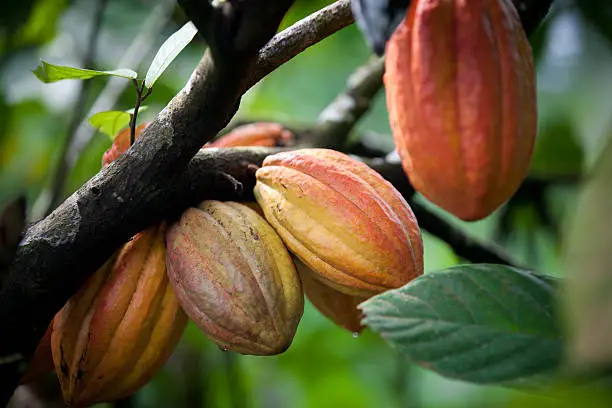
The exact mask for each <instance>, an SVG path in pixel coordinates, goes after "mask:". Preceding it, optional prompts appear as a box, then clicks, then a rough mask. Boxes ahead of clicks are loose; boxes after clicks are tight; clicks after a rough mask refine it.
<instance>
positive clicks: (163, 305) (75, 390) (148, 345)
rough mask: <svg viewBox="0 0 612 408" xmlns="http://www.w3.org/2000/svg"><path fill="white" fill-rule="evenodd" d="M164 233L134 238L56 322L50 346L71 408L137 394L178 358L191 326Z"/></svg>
mask: <svg viewBox="0 0 612 408" xmlns="http://www.w3.org/2000/svg"><path fill="white" fill-rule="evenodd" d="M165 230H166V228H165V224H164V223H162V224H161V225H158V226H155V227H152V228H149V229H147V230H145V231H143V232H140V233H138V234H137V235H135V236H134V237H133V239H132V240H131V241H130V242H128V243H126V244H125V245H124V246H123V247H122V248H121V249H120V250H119V251H118V252H117V253H116V254H115V256H113V257H112V258H111V259H110V260H108V261H107V262H106V264H105V265H104V266H102V267H101V268H100V269H99V270H98V271H96V273H95V274H94V275H93V276H92V277H91V278H90V279H89V280H88V281H87V283H86V284H85V285H84V286H83V287H82V288H81V289H80V290H79V291H78V292H77V293H76V294H75V295H74V296H73V297H72V298H71V299H70V300H69V301H68V302H67V303H66V305H65V306H64V307H63V308H62V309H61V310H60V312H59V313H58V314H57V315H56V317H55V320H54V323H53V333H52V335H51V346H52V351H53V360H54V363H55V369H56V372H57V374H58V377H59V380H60V385H61V388H62V393H63V396H64V401H65V402H66V404H67V405H72V406H86V405H93V404H95V403H99V402H106V401H112V400H115V399H119V398H123V397H126V396H128V395H130V394H132V393H134V392H135V391H136V390H138V389H139V388H140V387H142V386H143V385H145V384H146V383H147V382H148V381H149V380H150V379H151V378H152V377H153V376H154V375H155V374H156V372H157V371H158V370H159V369H160V368H161V367H162V366H163V364H164V363H165V362H166V360H167V359H168V358H169V357H170V355H171V354H172V352H173V351H174V348H175V347H176V345H177V343H178V341H179V340H180V338H181V335H182V333H183V330H184V329H185V326H186V324H187V321H188V319H187V316H186V315H185V313H184V312H183V310H182V309H181V307H180V305H179V303H178V299H177V297H176V296H175V294H174V291H173V289H172V286H171V285H170V284H169V282H168V277H167V275H166V263H165V247H164V234H165Z"/></svg>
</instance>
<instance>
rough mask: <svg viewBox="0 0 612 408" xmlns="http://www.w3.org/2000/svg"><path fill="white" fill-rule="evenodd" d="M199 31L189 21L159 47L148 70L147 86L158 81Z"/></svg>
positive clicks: (149, 86)
mask: <svg viewBox="0 0 612 408" xmlns="http://www.w3.org/2000/svg"><path fill="white" fill-rule="evenodd" d="M197 32H198V29H197V28H196V27H195V25H194V24H193V23H192V22H191V21H189V22H187V23H186V24H185V25H184V26H183V27H181V28H180V29H179V30H178V31H177V32H175V33H174V34H172V35H171V36H170V37H168V39H167V40H166V41H165V42H164V43H163V44H162V46H161V47H159V50H158V51H157V54H155V57H154V58H153V62H151V66H150V67H149V70H148V71H147V76H146V77H145V86H146V87H147V88H151V87H152V86H153V84H154V83H155V81H157V79H158V78H159V77H160V76H161V74H163V73H164V71H165V70H166V68H168V66H169V65H170V64H171V63H172V61H174V59H175V58H176V57H177V56H178V55H179V54H180V53H181V51H182V50H183V48H185V47H186V46H187V44H189V43H190V42H191V40H192V39H193V37H194V36H195V35H196V33H197Z"/></svg>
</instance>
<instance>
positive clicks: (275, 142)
mask: <svg viewBox="0 0 612 408" xmlns="http://www.w3.org/2000/svg"><path fill="white" fill-rule="evenodd" d="M292 143H293V133H291V132H290V131H289V130H287V129H285V128H284V127H283V126H282V125H280V124H278V123H272V122H255V123H250V124H248V125H242V126H237V127H236V128H235V129H233V130H232V131H231V132H229V133H227V134H226V135H223V136H221V137H220V138H219V139H217V140H215V141H214V142H211V143H208V144H206V145H205V146H204V147H240V146H266V147H274V146H287V145H290V144H292Z"/></svg>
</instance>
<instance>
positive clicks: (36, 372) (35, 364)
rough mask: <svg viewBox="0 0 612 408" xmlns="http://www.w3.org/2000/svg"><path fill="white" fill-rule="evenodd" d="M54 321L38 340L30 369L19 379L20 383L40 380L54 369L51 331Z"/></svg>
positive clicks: (29, 365)
mask: <svg viewBox="0 0 612 408" xmlns="http://www.w3.org/2000/svg"><path fill="white" fill-rule="evenodd" d="M52 330H53V321H51V324H49V327H48V328H47V331H46V332H45V334H44V336H43V337H42V339H40V341H39V342H38V346H36V350H34V354H32V358H31V359H30V363H29V364H28V369H27V370H26V372H25V374H24V375H23V376H22V377H21V379H20V380H19V384H28V383H31V382H35V381H37V380H39V379H40V378H41V377H43V376H44V375H46V374H48V373H50V372H51V371H53V368H54V365H53V354H51V331H52Z"/></svg>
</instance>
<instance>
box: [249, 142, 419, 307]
mask: <svg viewBox="0 0 612 408" xmlns="http://www.w3.org/2000/svg"><path fill="white" fill-rule="evenodd" d="M255 175H256V178H257V182H256V184H255V189H254V193H255V198H256V199H257V202H258V203H259V205H260V206H261V208H262V210H263V211H264V213H265V215H266V219H267V220H268V222H269V223H270V224H272V226H273V227H274V228H275V229H276V231H277V232H278V234H279V235H280V236H281V238H282V239H283V241H284V242H285V245H287V247H288V248H289V249H290V250H291V251H292V252H293V253H294V254H295V255H296V256H297V257H298V258H299V259H300V260H301V261H302V262H304V264H306V265H307V266H308V267H309V268H310V269H312V271H313V272H315V273H316V277H317V278H318V279H320V280H321V281H322V282H323V283H325V284H326V285H328V286H331V287H332V288H334V289H336V290H338V291H340V292H343V293H345V294H348V295H352V296H360V297H369V296H372V295H375V294H378V293H381V292H383V291H385V290H388V289H392V288H397V287H400V286H403V285H404V284H406V283H407V282H408V281H410V280H412V279H414V278H415V277H417V276H419V275H421V274H423V242H422V239H421V233H420V230H419V226H418V224H417V221H416V219H415V217H414V214H413V213H412V209H411V208H410V206H409V205H408V203H407V202H406V200H404V198H403V197H402V195H401V194H400V193H399V192H398V191H397V190H396V189H395V187H393V186H392V185H391V183H389V182H388V181H386V180H385V179H384V178H383V177H382V176H381V175H380V174H378V173H376V172H375V171H374V170H372V169H371V168H370V167H368V166H367V165H366V164H364V163H362V162H359V161H356V160H354V159H352V158H350V157H349V156H347V155H345V154H343V153H340V152H336V151H333V150H327V149H302V150H296V151H292V152H284V153H279V154H275V155H272V156H268V157H267V158H266V159H265V160H264V162H263V165H262V167H261V168H260V169H259V170H257V172H256V174H255Z"/></svg>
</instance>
